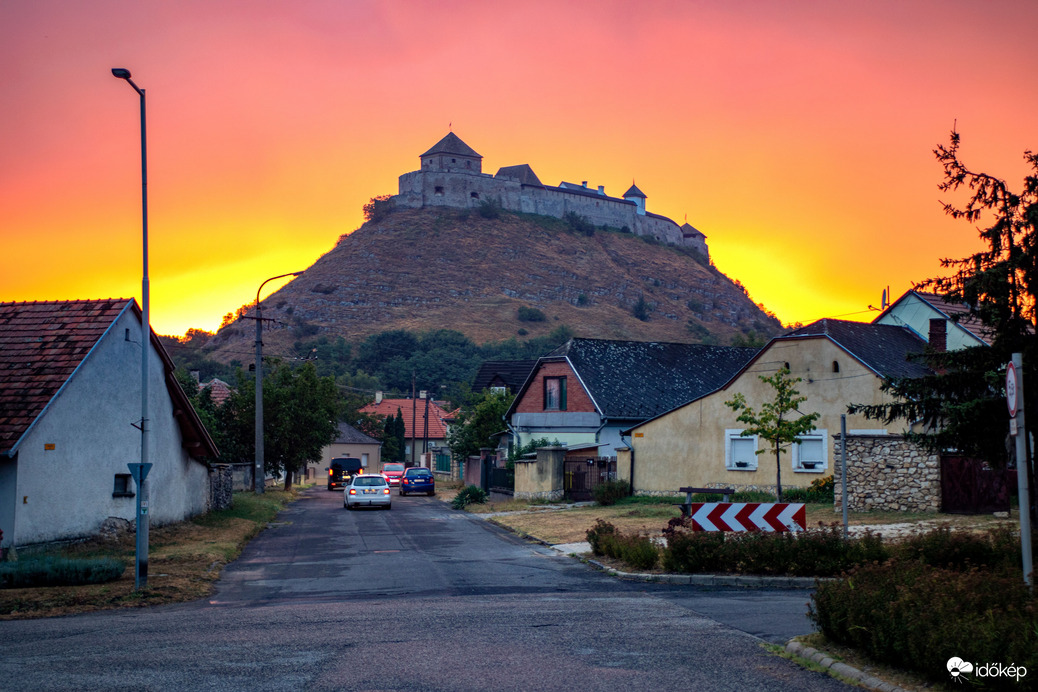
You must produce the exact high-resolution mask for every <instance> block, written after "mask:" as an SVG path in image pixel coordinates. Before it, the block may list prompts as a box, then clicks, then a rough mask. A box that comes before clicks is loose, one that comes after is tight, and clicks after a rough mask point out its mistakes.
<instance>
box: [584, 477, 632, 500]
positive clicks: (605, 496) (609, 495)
mask: <svg viewBox="0 0 1038 692" xmlns="http://www.w3.org/2000/svg"><path fill="white" fill-rule="evenodd" d="M591 494H592V495H594V496H595V502H597V503H598V504H600V505H603V506H604V505H615V504H616V501H617V500H621V499H623V498H625V497H627V496H628V495H630V494H631V485H630V483H628V482H627V481H620V480H613V481H606V482H605V483H599V484H598V485H596V486H595V487H594V488H593V489H592V491H591Z"/></svg>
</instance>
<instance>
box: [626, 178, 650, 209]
mask: <svg viewBox="0 0 1038 692" xmlns="http://www.w3.org/2000/svg"><path fill="white" fill-rule="evenodd" d="M624 199H626V200H627V201H628V202H634V203H635V204H636V205H637V206H638V209H637V212H638V213H639V214H641V215H642V216H645V200H646V199H648V198H647V197H646V196H645V193H644V192H642V191H641V190H639V189H638V186H637V185H635V184H634V183H631V189H629V190H628V191H627V192H625V193H624Z"/></svg>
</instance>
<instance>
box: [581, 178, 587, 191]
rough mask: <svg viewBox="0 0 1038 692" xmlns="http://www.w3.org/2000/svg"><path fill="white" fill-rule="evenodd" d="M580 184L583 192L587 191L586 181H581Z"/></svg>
mask: <svg viewBox="0 0 1038 692" xmlns="http://www.w3.org/2000/svg"><path fill="white" fill-rule="evenodd" d="M580 184H581V185H583V186H584V189H585V190H586V189H587V181H586V180H581V181H580Z"/></svg>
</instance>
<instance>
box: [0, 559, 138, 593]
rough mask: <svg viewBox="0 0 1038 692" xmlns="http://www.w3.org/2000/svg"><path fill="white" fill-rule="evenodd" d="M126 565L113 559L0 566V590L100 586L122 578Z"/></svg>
mask: <svg viewBox="0 0 1038 692" xmlns="http://www.w3.org/2000/svg"><path fill="white" fill-rule="evenodd" d="M125 569H126V564H125V563H124V562H122V561H121V560H116V559H115V558H109V557H105V558H65V557H41V558H32V559H28V560H18V561H17V562H5V563H3V564H0V588H5V589H19V588H28V587H36V586H76V585H78V584H103V583H104V582H108V581H112V580H114V579H118V578H119V577H120V576H122V573H123V570H125Z"/></svg>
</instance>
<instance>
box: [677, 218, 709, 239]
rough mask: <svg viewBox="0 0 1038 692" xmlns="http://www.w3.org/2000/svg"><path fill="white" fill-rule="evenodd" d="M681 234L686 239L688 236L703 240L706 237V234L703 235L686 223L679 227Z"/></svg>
mask: <svg viewBox="0 0 1038 692" xmlns="http://www.w3.org/2000/svg"><path fill="white" fill-rule="evenodd" d="M681 234H682V235H683V236H685V237H686V238H688V237H689V236H697V235H701V236H703V237H704V238H705V237H706V234H704V233H703V232H702V231H701V230H699V229H698V228H696V227H695V226H693V225H692V224H690V223H689V222H688V221H686V222H685V223H683V224H682V225H681Z"/></svg>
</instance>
